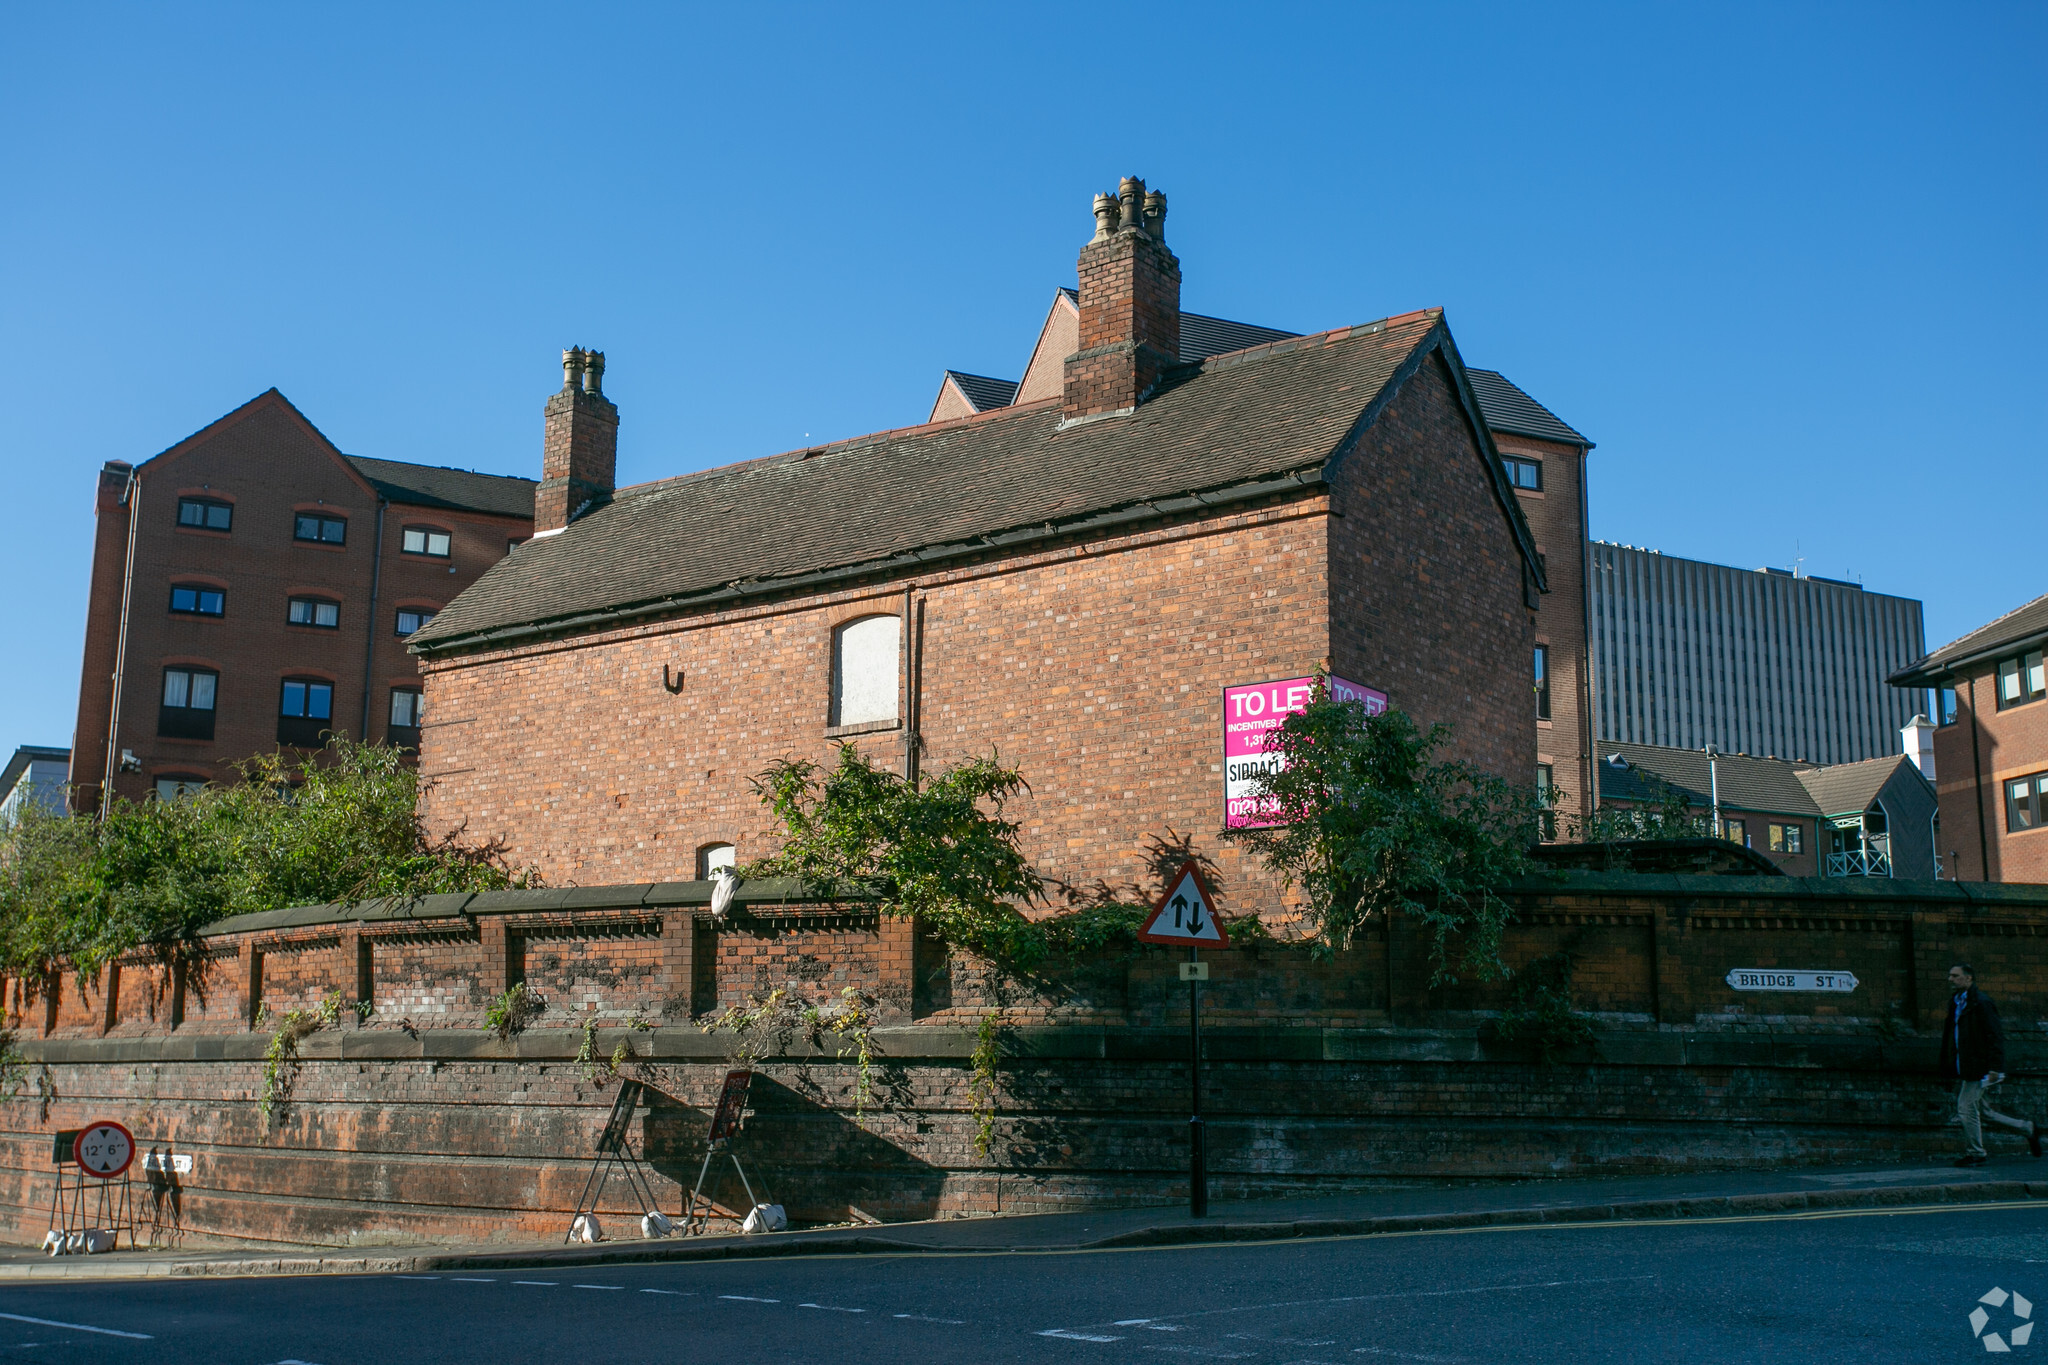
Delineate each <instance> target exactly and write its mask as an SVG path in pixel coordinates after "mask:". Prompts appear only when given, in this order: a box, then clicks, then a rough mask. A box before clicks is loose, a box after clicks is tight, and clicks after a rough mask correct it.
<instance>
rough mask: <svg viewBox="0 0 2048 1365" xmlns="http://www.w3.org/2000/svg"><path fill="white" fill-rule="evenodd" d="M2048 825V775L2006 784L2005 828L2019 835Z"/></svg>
mask: <svg viewBox="0 0 2048 1365" xmlns="http://www.w3.org/2000/svg"><path fill="white" fill-rule="evenodd" d="M2043 824H2048V773H2035V774H2034V775H2033V776H2031V777H2016V778H2013V779H2012V780H2011V781H2009V782H2007V783H2006V784H2005V828H2006V830H2007V832H2009V833H2014V834H2017V833H2018V832H2019V831H2021V830H2023V829H2039V828H2041V826H2042V825H2043Z"/></svg>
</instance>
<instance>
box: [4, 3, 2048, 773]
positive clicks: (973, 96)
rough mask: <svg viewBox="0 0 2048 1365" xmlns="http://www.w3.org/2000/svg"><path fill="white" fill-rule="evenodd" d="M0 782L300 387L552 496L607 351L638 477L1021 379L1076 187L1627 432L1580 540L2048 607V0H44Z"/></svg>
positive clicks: (1242, 307)
mask: <svg viewBox="0 0 2048 1365" xmlns="http://www.w3.org/2000/svg"><path fill="white" fill-rule="evenodd" d="M8 35H9V42H8V48H7V57H6V68H5V71H6V75H5V79H4V80H0V111H4V113H5V116H6V120H7V127H8V130H9V136H8V137H7V139H6V140H5V142H4V145H0V167H4V171H5V183H6V185H7V193H6V196H5V210H4V214H0V343H4V346H5V363H6V368H7V373H8V376H9V379H10V381H11V385H12V388H13V392H14V394H15V396H16V399H17V400H18V401H19V404H20V406H19V408H18V409H17V410H16V412H15V414H14V416H13V417H12V418H10V419H9V420H8V421H6V422H5V423H4V424H0V459H4V461H5V467H6V470H7V473H8V483H9V488H10V496H11V498H12V499H13V501H14V503H15V507H16V510H15V514H14V516H13V517H12V518H11V521H10V525H11V528H12V529H11V531H10V532H9V534H8V535H6V536H5V537H4V539H0V554H4V556H5V566H6V570H7V581H8V582H10V583H12V584H13V585H14V587H13V590H12V591H10V592H8V593H7V594H6V595H5V597H4V599H0V600H4V605H0V613H4V616H0V626H4V629H5V638H6V640H7V642H8V651H7V653H8V657H9V659H10V661H11V664H12V666H11V667H8V668H6V669H4V670H0V746H4V747H0V753H4V752H8V751H11V748H12V745H14V744H16V743H54V744H66V743H68V742H69V736H70V732H71V726H72V721H73V715H74V707H75V705H76V691H77V686H78V669H79V649H80V642H81V639H82V634H83V621H84V613H85V589H86V573H87V565H88V559H89V553H90V544H91V534H92V512H91V503H92V489H93V471H94V470H95V469H96V468H97V467H98V466H99V465H100V463H101V462H102V461H104V460H108V459H124V460H141V459H145V458H147V457H148V456H150V455H152V454H154V453H155V452H157V451H159V450H161V449H163V448H164V447H166V446H168V445H170V444H172V443H173V442H175V441H177V440H178V439H180V438H182V437H183V436H185V435H187V434H188V433H190V432H192V431H193V430H195V429H197V428H198V427H201V426H203V425H205V424H206V423H207V422H210V421H212V420H213V419H214V418H216V417H218V416H219V415H221V414H222V413H224V412H226V411H228V410H229V409H231V408H233V407H235V406H236V405H238V404H240V403H242V402H244V401H246V400H247V399H249V398H250V397H252V396H254V395H255V394H257V393H259V392H261V391H262V390H263V389H265V388H267V387H269V386H271V385H276V386H277V387H279V388H280V389H282V390H283V391H284V393H285V394H286V395H287V396H288V397H289V398H290V399H291V400H292V401H293V402H294V403H296V404H297V405H298V406H299V407H300V408H301V409H302V410H303V411H304V412H305V413H306V414H307V416H309V417H310V418H311V419H312V420H313V421H314V422H315V423H316V424H317V425H318V426H320V427H321V429H322V430H324V431H325V432H326V433H327V434H328V435H329V436H330V437H332V438H333V439H334V440H335V441H336V442H337V443H338V444H339V445H340V446H341V447H342V448H343V449H344V450H347V451H350V452H352V453H357V454H363V455H373V456H378V457H382V458H386V459H397V460H412V461H419V462H423V463H430V464H452V465H460V466H465V467H470V468H476V469H484V470H491V471H497V472H504V473H525V474H535V473H537V468H538V464H539V458H540V408H541V403H542V402H543V400H544V399H545V398H546V397H547V395H548V393H549V392H550V391H551V390H552V389H554V388H555V387H556V386H557V385H558V384H559V383H560V370H559V368H558V366H559V352H560V350H561V348H562V347H563V346H565V345H568V344H570V343H572V342H578V343H582V344H585V345H589V346H595V347H599V348H601V349H603V350H604V351H605V352H606V356H607V360H608V369H607V371H606V375H605V387H606V390H607V392H608V393H610V394H611V395H612V396H613V397H614V398H615V400H616V401H617V402H618V404H619V407H620V410H621V414H622V426H621V431H620V457H619V466H620V468H619V474H620V478H621V480H622V481H624V482H632V481H638V480H643V479H649V478H655V477H660V476H663V475H667V474H674V473H680V472H684V471H688V470H693V469H698V468H702V467H704V466H707V465H712V464H719V463H724V462H726V461H730V460H735V459H743V458H748V457H752V456H757V455H762V454H768V453H772V452H774V451H778V450H783V449H787V448H789V447H792V446H795V445H799V444H801V443H803V442H804V441H805V440H806V439H807V438H809V439H812V440H822V439H826V438H832V437H841V436H849V435H854V434H857V433H860V432H863V431H867V430H872V429H875V428H879V427H887V426H897V425H903V424H907V423H911V422H915V421H918V420H921V419H922V418H923V416H924V415H925V413H926V411H927V410H928V407H929V404H930V402H931V399H932V396H933V394H934V392H935V390H936V388H937V384H938V379H939V373H940V371H941V370H942V369H944V368H947V367H952V368H956V369H965V370H972V371H978V372H981V373H985V374H995V375H1005V376H1011V377H1015V376H1017V375H1018V374H1019V373H1020V371H1021V370H1022V368H1023V365H1024V361H1025V358H1026V353H1027V349H1028V347H1029V345H1030V342H1031V340H1032V337H1033V335H1034V329H1035V328H1036V326H1037V324H1038V322H1039V320H1040V318H1041V316H1042V314H1043V311H1044V309H1045V306H1046V303H1047V301H1048V299H1049V297H1050V294H1051V291H1052V289H1053V287H1054V286H1055V285H1057V284H1061V283H1066V282H1069V281H1071V279H1072V276H1073V269H1074V255H1075V252H1076V251H1077V250H1078V249H1079V247H1080V245H1081V243H1082V242H1083V241H1084V240H1085V239H1086V238H1087V236H1088V234H1089V231H1090V230H1091V228H1092V221H1091V219H1090V217H1089V199H1090V196H1091V195H1092V194H1093V193H1094V192H1095V191H1096V190H1098V189H1109V188H1112V187H1113V185H1114V183H1115V181H1116V178H1117V177H1118V176H1119V175H1123V174H1138V175H1142V176H1144V177H1146V178H1147V180H1148V181H1149V182H1150V183H1151V184H1152V186H1153V187H1154V188H1157V189H1162V190H1164V191H1165V192H1166V193H1167V195H1168V196H1169V198H1170V200H1171V204H1172V238H1173V243H1174V247H1175V249H1176V251H1177V252H1178V253H1179V255H1180V257H1181V260H1182V265H1183V269H1184V272H1185V275H1186V286H1185V294H1184V300H1185V303H1186V306H1187V307H1189V308H1190V309H1193V310H1194V311H1197V312H1204V313H1212V314H1221V315H1223V316H1227V317H1234V318H1240V319H1243V320H1245V321H1250V322H1259V323H1265V324H1269V325H1272V326H1277V327H1286V328H1290V329H1295V330H1304V331H1306V330H1313V329H1319V328H1324V327H1331V326H1337V325H1341V324H1345V323H1350V322H1361V321H1367V320H1370V319H1373V318H1378V317H1383V316H1386V315H1388V314H1391V313H1397V312H1404V311H1407V310H1409V309H1413V308H1421V307H1427V306H1431V305H1441V306H1443V307H1444V308H1446V309H1447V310H1448V313H1449V318H1450V322H1451V327H1452V330H1453V332H1454V333H1455V334H1456V336H1457V338H1458V342H1459V345H1460V347H1461V349H1462V350H1463V352H1464V354H1465V357H1466V359H1467V360H1468V361H1469V362H1470V363H1472V364H1475V365H1482V366H1486V367H1489V368H1494V369H1499V370H1502V371H1504V372H1506V373H1507V374H1508V375H1509V376H1510V377H1511V378H1513V379H1514V380H1515V381H1516V382H1517V383H1519V384H1521V385H1522V386H1523V387H1524V388H1526V389H1528V390H1529V391H1530V392H1531V393H1533V394H1534V395H1536V397H1537V398H1539V399H1540V400H1541V401H1542V402H1544V403H1546V404H1547V405H1549V406H1550V407H1551V408H1552V409H1554V410H1555V411H1556V412H1557V413H1558V414H1559V415H1561V416H1562V417H1563V418H1564V419H1565V420H1566V421H1568V422H1570V423H1572V424H1573V425H1574V426H1576V427H1578V428H1579V429H1580V430H1582V431H1584V432H1586V433H1587V434H1588V435H1590V436H1591V437H1592V438H1593V439H1594V440H1596V441H1597V442H1598V443H1599V445H1598V449H1597V450H1595V452H1594V454H1593V465H1592V470H1593V482H1592V511H1593V531H1594V534H1596V535H1598V536H1600V537H1602V538H1606V539H1612V540H1620V541H1625V542H1629V543H1633V544H1638V545H1647V546H1652V547H1655V548H1658V549H1662V550H1664V551H1666V552H1667V553H1672V554H1682V555H1688V556H1692V557H1696V558H1702V559H1709V560H1716V561H1720V562H1724V563H1729V564H1737V565H1743V566H1747V567H1754V566H1756V565H1759V564H1763V563H1766V562H1768V563H1771V564H1778V565H1789V564H1790V563H1791V562H1792V560H1793V558H1794V556H1795V555H1803V556H1804V557H1805V567H1806V568H1807V570H1808V571H1810V572H1814V573H1820V574H1826V575H1830V576H1837V577H1839V576H1847V577H1852V578H1860V579H1862V580H1863V581H1864V582H1865V583H1866V584H1867V585H1868V586H1870V587H1871V588H1874V589H1880V590H1883V591H1887V592H1895V593H1901V594H1905V595H1908V596H1915V597H1920V598H1923V599H1924V600H1925V601H1926V603H1927V622H1928V636H1929V644H1930V645H1934V644H1939V643H1941V642H1943V641H1945V640H1947V639H1949V638H1952V637H1953V636H1955V635H1957V634H1960V633H1962V632H1963V631H1965V630H1968V629H1971V628H1973V627H1975V626H1976V625H1978V624H1981V623H1982V622H1983V621H1985V620H1988V619H1990V618H1991V617H1992V616H1994V615H1996V614H1997V613H1999V612H2002V611H2006V610H2009V609H2011V608H2012V607H2014V606H2016V605H2018V604H2019V603H2020V602H2023V601H2025V600H2027V599H2028V598H2031V597H2033V596H2036V595H2038V594H2040V593H2041V592H2043V591H2048V555H2044V553H2043V546H2044V544H2048V535H2044V531H2048V527H2044V519H2048V518H2044V512H2048V459H2044V454H2043V445H2044V440H2043V434H2042V426H2041V408H2042V404H2041V392H2042V379H2043V375H2044V372H2048V289H2044V265H2043V260H2044V246H2048V232H2044V225H2048V214H2044V208H2048V203H2044V193H2043V176H2044V168H2048V157H2044V151H2048V145H2044V144H2048V82H2044V81H2043V80H2042V78H2041V72H2042V70H2043V67H2044V61H2048V9H2044V8H2043V7H2042V6H2039V5H1995V4H1994V5H1980V6H1928V5H1923V6H1916V7H1895V6H1875V5H1873V6H1864V5H1838V6H1831V7H1827V8H1806V7H1796V6H1782V5H1768V6H1759V7H1756V8H1753V9H1748V10H1743V9H1738V8H1734V7H1724V6H1699V7H1678V6H1662V5H1660V6H1646V5H1617V6H1613V7H1608V8H1585V9H1573V8H1569V7H1563V6H1542V7H1536V6H1525V5H1505V4H1504V5H1500V6H1494V7H1485V6H1450V5H1437V6H1420V5H1402V6H1370V5H1348V6H1328V7H1323V8H1320V9H1310V8H1296V7H1287V6H1246V5H1219V6H1214V7H1208V8H1198V7H1194V6H1189V5H1164V4H1155V5H1150V6H1128V7H1126V6H1118V5H1112V4H1105V3H1092V4H1086V5H1078V6H1073V7H1064V8H1057V7H1054V6H1050V5H1024V6H966V5H953V6H944V7H933V8H929V9H922V10H920V9H912V8H908V7H882V6H840V7H831V8H826V7H822V6H821V7H817V8H802V9H799V8H782V9H773V8H769V7H765V6H746V7H737V6H727V7H719V8H715V9H699V10H691V9H686V8H684V7H682V6H680V5H664V6H649V7H644V8H641V7H634V6H628V5H618V4H592V3H569V4H562V3H557V4H549V5H545V6H535V7H530V8H519V7H515V6H511V5H493V6H481V5H479V6H475V7H473V8H470V9H468V10H463V9H460V8H458V7H456V6H452V5H407V6H402V7H391V8H385V9H375V8H372V7H370V6H368V5H347V6H326V7H315V6H278V5H266V6H251V7H249V8H246V9H230V8H226V7H211V8H207V7H197V6H144V7H137V8H134V9H127V10H122V9H94V10H88V9H86V8H85V7H82V6H66V5H52V6H27V7H20V6H17V7H15V8H14V9H13V10H12V11H11V12H10V14H9V17H8Z"/></svg>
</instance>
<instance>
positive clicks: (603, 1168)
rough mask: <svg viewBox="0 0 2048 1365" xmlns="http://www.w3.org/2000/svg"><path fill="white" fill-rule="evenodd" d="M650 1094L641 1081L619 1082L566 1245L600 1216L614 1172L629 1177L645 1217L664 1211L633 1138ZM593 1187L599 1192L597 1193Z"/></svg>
mask: <svg viewBox="0 0 2048 1365" xmlns="http://www.w3.org/2000/svg"><path fill="white" fill-rule="evenodd" d="M646 1091H647V1087H646V1085H645V1084H644V1083H642V1082H640V1081H620V1082H619V1093H618V1095H617V1096H616V1097H615V1098H614V1099H613V1100H612V1112H611V1115H610V1116H609V1117H608V1118H606V1119H605V1121H604V1131H603V1132H601V1133H599V1134H598V1135H597V1157H596V1159H595V1160H594V1161H592V1162H591V1165H590V1174H589V1175H588V1176H586V1177H584V1180H583V1193H582V1194H581V1195H579V1196H577V1199H576V1212H575V1214H574V1215H572V1216H571V1217H570V1219H569V1231H568V1232H566V1233H564V1234H563V1235H562V1241H563V1242H565V1243H566V1242H568V1241H570V1240H572V1239H573V1238H574V1237H575V1236H576V1220H577V1219H579V1218H581V1217H582V1216H583V1215H584V1214H586V1213H588V1214H595V1213H596V1212H597V1205H598V1201H599V1200H601V1199H603V1198H604V1187H605V1186H606V1185H608V1184H610V1183H611V1178H612V1171H613V1169H614V1168H616V1169H618V1170H619V1171H620V1172H621V1173H623V1174H624V1175H625V1177H626V1188H627V1189H628V1190H629V1191H631V1192H632V1193H634V1194H637V1195H639V1196H640V1198H641V1200H642V1201H643V1202H642V1204H641V1212H642V1213H654V1212H657V1211H658V1210H659V1209H660V1208H661V1205H660V1204H658V1203H656V1202H655V1198H654V1190H653V1188H652V1187H651V1186H650V1185H649V1184H648V1182H647V1172H646V1171H645V1170H644V1169H642V1167H641V1164H640V1157H639V1155H638V1154H637V1153H636V1152H634V1150H633V1143H632V1138H631V1129H632V1126H633V1113H634V1111H635V1110H636V1109H638V1108H639V1107H640V1100H641V1097H642V1096H643V1095H644V1094H645V1093H646ZM600 1173H602V1178H600ZM592 1186H595V1187H596V1188H595V1189H594V1190H593V1189H592Z"/></svg>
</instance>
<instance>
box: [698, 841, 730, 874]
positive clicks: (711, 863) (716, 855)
mask: <svg viewBox="0 0 2048 1365" xmlns="http://www.w3.org/2000/svg"><path fill="white" fill-rule="evenodd" d="M739 861H740V856H739V850H738V849H735V848H734V847H733V846H732V845H731V844H706V845H704V847H702V848H700V849H698V850H697V880H698V881H700V882H708V881H710V880H711V877H712V874H714V873H716V872H717V871H718V869H719V868H721V867H737V866H739Z"/></svg>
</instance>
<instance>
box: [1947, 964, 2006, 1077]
mask: <svg viewBox="0 0 2048 1365" xmlns="http://www.w3.org/2000/svg"><path fill="white" fill-rule="evenodd" d="M1958 1035H1960V1036H1958ZM1958 1053H1960V1054H1961V1056H1962V1060H1963V1064H1962V1067H1961V1069H1960V1070H1958V1069H1957V1067H1956V1057H1957V1054H1958ZM2003 1070H2005V1030H2004V1029H2003V1028H2000V1027H1999V1024H1998V1006H1996V1005H1994V1004H1992V1003H1991V997H1990V996H1988V995H1986V994H1984V993H1983V992H1982V991H1980V990H1978V989H1977V988H1976V987H1975V986H1971V987H1969V988H1967V989H1966V990H1964V991H1963V1017H1962V1020H1961V1021H1960V1023H1959V1022H1958V1021H1957V1019H1956V1002H1955V997H1954V996H1950V997H1949V1002H1948V1022H1947V1023H1946V1024H1944V1025H1943V1026H1942V1030H1941V1074H1942V1075H1944V1076H1961V1077H1962V1078H1963V1079H1964V1080H1966V1081H1981V1080H1983V1079H1984V1076H1985V1073H1987V1072H1991V1071H2003Z"/></svg>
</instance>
